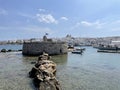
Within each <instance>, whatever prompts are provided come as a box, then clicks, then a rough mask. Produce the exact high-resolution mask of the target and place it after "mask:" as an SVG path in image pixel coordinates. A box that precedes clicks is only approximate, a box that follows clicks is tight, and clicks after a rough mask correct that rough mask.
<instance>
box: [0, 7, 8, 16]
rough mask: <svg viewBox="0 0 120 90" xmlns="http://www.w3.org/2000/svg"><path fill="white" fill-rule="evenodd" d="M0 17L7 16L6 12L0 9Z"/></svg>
mask: <svg viewBox="0 0 120 90" xmlns="http://www.w3.org/2000/svg"><path fill="white" fill-rule="evenodd" d="M0 15H8V12H7V11H6V10H4V9H1V8H0Z"/></svg>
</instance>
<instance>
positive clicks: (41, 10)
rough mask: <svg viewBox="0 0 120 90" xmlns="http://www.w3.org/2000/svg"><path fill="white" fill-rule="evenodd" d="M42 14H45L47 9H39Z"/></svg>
mask: <svg viewBox="0 0 120 90" xmlns="http://www.w3.org/2000/svg"><path fill="white" fill-rule="evenodd" d="M38 10H39V11H40V12H45V11H46V10H45V9H42V8H40V9H38Z"/></svg>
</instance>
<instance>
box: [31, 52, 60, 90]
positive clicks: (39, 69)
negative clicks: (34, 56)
mask: <svg viewBox="0 0 120 90" xmlns="http://www.w3.org/2000/svg"><path fill="white" fill-rule="evenodd" d="M50 58H51V57H50V56H49V55H48V54H47V53H43V55H40V56H39V57H38V61H37V63H36V64H35V66H34V67H33V68H32V70H31V71H30V72H29V76H30V77H31V78H33V83H34V85H35V87H36V88H37V89H38V90H62V89H61V86H60V83H59V81H58V80H57V79H56V64H55V63H54V62H53V61H50Z"/></svg>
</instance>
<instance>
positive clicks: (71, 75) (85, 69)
mask: <svg viewBox="0 0 120 90" xmlns="http://www.w3.org/2000/svg"><path fill="white" fill-rule="evenodd" d="M85 48H86V51H85V52H84V53H83V55H79V54H72V53H70V52H69V53H68V54H66V55H57V56H52V60H53V61H54V62H56V63H57V79H58V80H59V81H60V83H61V86H62V88H63V90H120V54H117V53H98V52H97V50H96V49H94V48H92V47H85ZM21 53H22V52H9V53H0V90H35V88H34V86H33V84H32V80H31V79H30V78H29V77H28V72H29V71H30V70H31V68H32V67H33V66H34V64H31V62H33V61H36V60H37V57H28V56H23V55H22V54H21Z"/></svg>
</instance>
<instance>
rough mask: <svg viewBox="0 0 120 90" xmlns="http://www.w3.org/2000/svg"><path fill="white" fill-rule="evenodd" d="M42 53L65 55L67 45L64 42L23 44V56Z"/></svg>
mask: <svg viewBox="0 0 120 90" xmlns="http://www.w3.org/2000/svg"><path fill="white" fill-rule="evenodd" d="M43 52H46V53H48V54H49V55H57V54H64V53H67V45H66V43H64V42H25V43H24V44H23V51H22V53H23V55H40V54H42V53H43Z"/></svg>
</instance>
